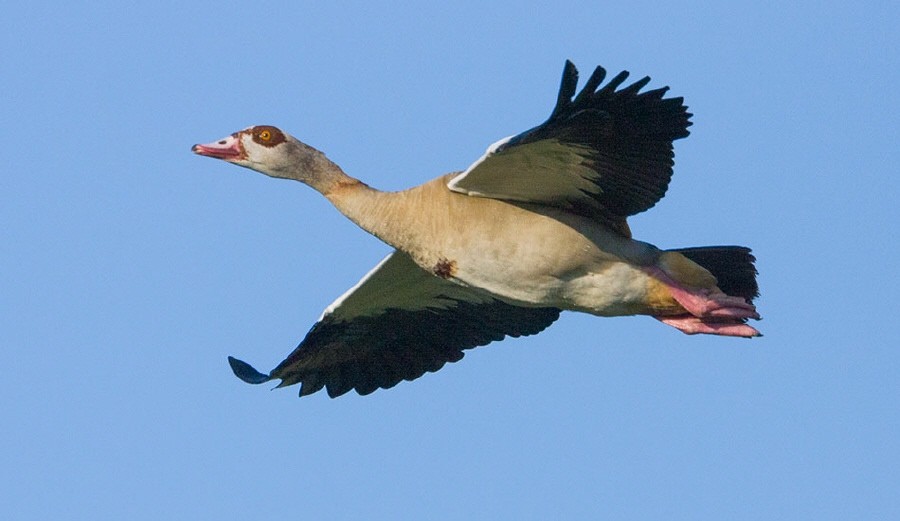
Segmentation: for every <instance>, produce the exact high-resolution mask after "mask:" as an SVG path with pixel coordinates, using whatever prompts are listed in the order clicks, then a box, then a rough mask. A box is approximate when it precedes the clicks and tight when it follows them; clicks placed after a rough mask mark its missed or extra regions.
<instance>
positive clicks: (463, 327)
mask: <svg viewBox="0 0 900 521" xmlns="http://www.w3.org/2000/svg"><path fill="white" fill-rule="evenodd" d="M605 76H606V72H605V71H604V69H603V68H601V67H597V69H596V70H595V71H594V73H593V74H592V75H591V77H590V79H588V81H587V83H586V84H585V86H584V88H583V89H582V90H581V92H579V93H578V95H577V96H575V91H576V85H577V83H578V71H577V69H576V68H575V66H574V65H573V64H572V63H571V62H569V61H567V62H566V64H565V68H564V70H563V75H562V85H561V87H560V90H559V96H558V98H557V102H556V106H555V107H554V109H553V112H552V113H551V114H550V118H549V119H547V121H545V122H544V123H542V124H540V125H538V126H536V127H534V128H532V129H530V130H527V131H525V132H522V133H521V134H518V135H515V136H511V137H508V138H505V139H502V140H500V141H498V142H497V143H495V144H493V145H491V146H490V148H488V150H487V152H486V153H485V154H484V156H482V157H481V158H480V159H478V160H477V161H476V162H475V163H474V164H472V166H470V167H469V168H467V169H466V170H465V171H463V172H455V173H451V174H447V175H444V176H441V177H438V178H437V179H434V180H432V181H429V182H427V183H425V184H423V185H421V186H417V187H415V188H411V189H409V190H404V191H401V192H382V191H378V190H375V189H373V188H371V187H369V186H368V185H366V184H364V183H362V182H361V181H359V180H357V179H354V178H352V177H350V176H348V175H347V174H345V173H344V172H343V171H342V170H341V169H340V168H339V167H338V166H337V165H336V164H334V163H332V162H331V161H330V160H328V159H327V158H326V157H325V155H324V154H323V153H322V152H320V151H318V150H316V149H315V148H312V147H311V146H309V145H306V144H305V143H301V142H300V141H298V140H297V139H295V138H294V137H292V136H290V135H288V134H287V133H285V132H283V131H282V130H279V129H278V128H276V127H272V126H268V125H262V126H255V127H250V128H247V129H245V130H241V131H240V132H235V133H234V134H232V135H230V136H228V137H226V138H224V139H222V140H219V141H216V142H213V143H209V144H205V145H199V144H198V145H194V147H193V149H192V150H193V151H194V152H195V153H197V154H199V155H202V156H208V157H214V158H217V159H222V160H224V161H227V162H229V163H233V164H235V165H239V166H243V167H247V168H251V169H253V170H256V171H258V172H262V173H264V174H266V175H269V176H272V177H278V178H285V179H294V180H297V181H301V182H303V183H306V184H308V185H309V186H311V187H313V188H314V189H315V190H317V191H319V192H320V193H322V195H324V196H325V197H327V198H328V200H329V201H331V202H332V203H333V204H334V206H335V207H337V209H338V210H339V211H340V212H341V213H343V214H344V215H345V216H347V217H348V218H349V219H350V220H352V221H353V222H355V223H356V224H358V225H359V226H360V227H362V228H363V229H364V230H366V231H368V232H370V233H372V234H373V235H375V236H376V237H378V238H379V239H381V240H382V241H384V242H386V243H387V244H389V245H391V246H392V247H393V248H394V249H395V250H394V252H393V253H391V254H390V255H388V256H387V257H386V258H385V259H384V260H382V261H381V262H380V263H378V264H377V265H376V266H375V267H374V268H373V269H372V270H371V271H370V272H369V273H368V274H366V275H365V276H364V277H363V278H362V280H360V281H359V282H358V283H357V284H356V285H355V286H353V287H352V288H350V289H349V290H348V291H347V292H346V293H344V294H343V295H341V296H340V297H339V298H338V299H337V300H335V301H334V302H333V303H332V304H331V305H329V306H328V307H327V308H326V309H325V311H324V312H323V313H322V316H321V317H319V320H318V321H316V323H315V324H314V325H313V326H312V329H310V331H309V332H308V333H307V334H306V337H305V338H304V339H303V341H302V342H301V343H300V345H299V346H298V347H297V348H296V349H294V351H293V352H292V353H291V354H290V355H288V357H287V358H286V359H285V360H284V361H283V362H281V363H280V364H279V365H278V367H276V368H275V369H273V370H272V371H271V372H270V373H269V374H263V373H261V372H259V371H257V370H256V369H254V368H253V367H251V366H250V365H249V364H247V363H246V362H242V361H240V360H237V359H235V358H232V357H229V363H230V364H231V367H232V369H233V371H234V373H235V375H237V376H238V377H239V378H240V379H241V380H243V381H245V382H248V383H253V384H259V383H263V382H267V381H270V380H273V379H279V380H281V382H280V383H279V385H278V387H283V386H288V385H293V384H297V383H300V384H301V387H300V395H301V396H305V395H308V394H311V393H314V392H316V391H318V390H320V389H322V388H323V387H324V388H326V389H327V392H328V395H329V396H331V397H336V396H339V395H342V394H344V393H346V392H348V391H349V390H351V389H354V390H356V392H358V393H359V394H362V395H365V394H368V393H371V392H373V391H375V390H376V389H378V388H385V389H386V388H390V387H392V386H394V385H396V384H397V383H398V382H400V381H401V380H413V379H416V378H418V377H419V376H422V375H423V374H424V373H425V372H431V371H437V370H438V369H440V368H441V367H442V366H443V365H444V364H445V363H446V362H456V361H458V360H460V359H461V358H462V357H463V351H464V350H465V349H471V348H473V347H476V346H481V345H485V344H488V343H490V342H492V341H494V340H501V339H503V338H504V337H506V336H512V337H518V336H523V335H533V334H535V333H538V332H540V331H542V330H543V329H545V328H546V327H547V326H549V325H550V324H551V323H553V321H554V320H556V319H557V317H559V314H560V312H561V311H563V310H571V311H581V312H585V313H591V314H593V315H599V316H622V315H649V316H652V317H654V318H656V319H657V320H659V321H661V322H663V323H665V324H668V325H670V326H674V327H675V328H677V329H679V330H681V331H683V332H684V333H688V334H696V333H705V334H713V335H725V336H736V337H754V336H759V332H758V331H757V330H756V329H754V328H753V327H751V326H749V325H747V324H746V322H747V320H748V319H759V315H758V314H757V312H756V308H755V307H754V306H753V304H752V300H753V298H754V297H756V296H757V295H758V288H757V284H756V279H755V275H756V269H755V267H754V261H755V259H754V257H753V256H752V255H751V253H750V250H749V249H748V248H744V247H739V246H718V247H706V248H688V249H680V250H660V249H658V248H656V247H655V246H653V245H651V244H648V243H645V242H640V241H637V240H634V239H632V238H631V231H630V229H629V227H628V225H627V223H626V218H627V217H628V216H631V215H634V214H637V213H639V212H642V211H644V210H647V209H648V208H651V207H652V206H653V205H655V204H656V202H657V201H659V200H660V199H661V198H662V197H663V195H664V194H665V192H666V188H667V186H668V184H669V179H670V178H671V176H672V166H673V164H674V162H673V157H674V153H673V147H672V141H673V140H675V139H679V138H683V137H686V136H687V135H688V130H687V127H688V126H690V125H691V123H690V121H689V119H690V116H691V114H690V113H688V112H687V107H685V105H684V103H683V99H682V98H664V97H663V96H664V94H665V93H666V91H667V90H668V87H663V88H659V89H655V90H649V91H646V92H640V91H641V89H642V88H643V87H644V86H646V85H647V83H648V82H649V81H650V78H643V79H641V80H639V81H637V82H635V83H633V84H631V85H630V86H627V87H625V88H622V89H619V87H620V86H621V85H622V83H623V82H624V81H625V79H626V78H627V77H628V72H624V71H623V72H621V73H619V74H618V75H617V76H615V77H614V78H612V79H611V80H610V81H609V82H608V83H606V84H605V85H603V86H602V87H601V86H600V85H601V83H602V82H603V80H604V78H605ZM617 89H618V90H617ZM573 96H574V97H573Z"/></svg>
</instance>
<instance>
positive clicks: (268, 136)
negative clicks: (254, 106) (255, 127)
mask: <svg viewBox="0 0 900 521" xmlns="http://www.w3.org/2000/svg"><path fill="white" fill-rule="evenodd" d="M259 139H262V140H263V141H268V140H270V139H272V133H271V132H269V131H268V130H263V131H262V132H260V133H259Z"/></svg>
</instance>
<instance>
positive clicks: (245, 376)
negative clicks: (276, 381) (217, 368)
mask: <svg viewBox="0 0 900 521" xmlns="http://www.w3.org/2000/svg"><path fill="white" fill-rule="evenodd" d="M228 364H229V365H230V366H231V370H232V371H233V372H234V376H237V377H238V378H240V379H241V380H243V381H245V382H247V383H248V384H254V385H255V384H262V383H266V382H268V381H269V380H271V379H272V377H271V376H269V375H267V374H263V373H260V372H259V371H257V370H256V369H254V368H253V366H252V365H250V364H248V363H247V362H244V361H243V360H238V359H237V358H235V357H233V356H229V357H228Z"/></svg>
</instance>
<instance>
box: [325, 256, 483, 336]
mask: <svg viewBox="0 0 900 521" xmlns="http://www.w3.org/2000/svg"><path fill="white" fill-rule="evenodd" d="M458 301H466V302H471V303H473V304H482V303H487V302H489V301H491V297H489V296H487V295H484V294H482V293H480V292H476V291H473V290H471V289H468V288H465V287H463V286H460V285H458V284H456V283H453V282H450V281H446V280H444V279H441V278H439V277H437V276H435V275H434V274H432V273H430V272H428V271H425V270H423V269H422V268H420V267H419V266H418V265H417V264H416V263H415V262H413V260H412V259H411V258H410V257H409V255H407V254H406V253H403V252H399V251H394V252H393V253H391V254H390V255H388V256H387V257H385V258H384V259H383V260H382V261H381V262H379V263H378V264H377V265H376V266H375V267H374V268H373V269H372V270H371V271H369V273H367V274H366V275H365V276H364V277H363V278H362V279H361V280H360V281H359V282H357V283H356V284H355V285H354V286H353V287H352V288H350V289H349V290H347V291H346V292H344V294H343V295H341V296H340V297H338V299H337V300H335V301H334V302H332V303H331V305H329V306H328V307H327V308H325V311H324V312H323V313H322V316H321V317H319V320H317V322H321V321H322V320H323V319H324V318H326V317H329V316H330V317H331V318H333V319H335V320H339V321H350V320H353V319H354V318H356V317H363V316H376V315H380V314H382V313H384V312H385V310H387V309H400V310H405V311H421V310H423V309H435V310H438V309H450V308H452V307H454V306H456V303H457V302H458Z"/></svg>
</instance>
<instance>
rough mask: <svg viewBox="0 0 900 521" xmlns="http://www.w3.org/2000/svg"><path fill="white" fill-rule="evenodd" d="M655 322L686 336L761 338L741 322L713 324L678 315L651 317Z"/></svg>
mask: <svg viewBox="0 0 900 521" xmlns="http://www.w3.org/2000/svg"><path fill="white" fill-rule="evenodd" d="M653 318H655V319H656V320H659V321H660V322H662V323H663V324H668V325H670V326H672V327H674V328H676V329H678V330H679V331H681V332H682V333H685V334H688V335H696V334H700V333H702V334H707V335H722V336H739V337H744V338H751V337H755V336H762V334H761V333H760V332H759V331H757V330H756V329H755V328H753V327H751V326H748V325H747V324H744V323H743V322H739V321H733V322H714V321H711V320H710V321H704V320H703V319H700V318H697V317H694V316H690V315H678V316H673V317H653Z"/></svg>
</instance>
